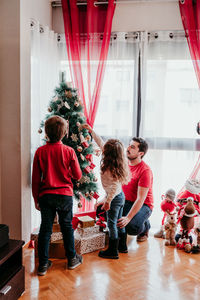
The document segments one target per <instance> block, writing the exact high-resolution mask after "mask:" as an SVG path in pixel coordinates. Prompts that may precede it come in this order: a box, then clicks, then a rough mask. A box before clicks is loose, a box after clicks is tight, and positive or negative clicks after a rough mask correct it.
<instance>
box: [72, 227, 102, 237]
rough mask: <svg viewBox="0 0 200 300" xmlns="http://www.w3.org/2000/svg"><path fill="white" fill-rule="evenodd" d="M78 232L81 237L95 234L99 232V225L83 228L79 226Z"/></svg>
mask: <svg viewBox="0 0 200 300" xmlns="http://www.w3.org/2000/svg"><path fill="white" fill-rule="evenodd" d="M76 232H77V233H78V234H79V235H80V237H88V236H91V235H93V234H97V233H99V226H97V225H94V226H92V227H86V228H82V227H79V226H78V227H77V229H76Z"/></svg>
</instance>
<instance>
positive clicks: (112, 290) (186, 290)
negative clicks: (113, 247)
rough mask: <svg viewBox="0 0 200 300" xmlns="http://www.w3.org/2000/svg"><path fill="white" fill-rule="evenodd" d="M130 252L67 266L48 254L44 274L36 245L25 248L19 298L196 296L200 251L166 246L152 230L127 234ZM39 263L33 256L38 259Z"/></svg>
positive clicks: (199, 293) (175, 299) (168, 299)
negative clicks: (144, 235)
mask: <svg viewBox="0 0 200 300" xmlns="http://www.w3.org/2000/svg"><path fill="white" fill-rule="evenodd" d="M128 244H129V253H128V254H120V259H118V260H106V259H101V258H99V257H98V255H97V254H98V252H93V253H89V254H85V255H83V259H84V261H83V264H82V265H81V266H79V267H78V268H77V269H75V270H67V269H65V268H64V267H65V260H58V259H54V260H53V259H52V261H53V266H52V268H51V269H50V270H49V271H48V273H47V274H46V276H43V277H38V276H37V275H36V272H35V259H34V250H32V249H27V248H26V247H25V248H24V266H25V270H26V290H25V293H24V294H23V296H22V297H21V298H20V300H26V299H42V300H47V299H48V300H51V299H52V300H53V299H59V300H64V299H65V300H68V299H69V300H72V299H73V300H86V299H87V300H100V299H101V300H104V299H106V300H115V299H120V300H128V299H134V300H179V299H180V300H199V299H200V254H187V253H185V252H184V251H182V250H177V249H176V248H174V247H171V246H170V247H166V246H165V245H164V241H163V240H162V239H155V238H154V237H153V236H150V237H149V239H148V241H146V242H143V243H137V242H136V238H135V237H129V239H128ZM36 263H37V261H36Z"/></svg>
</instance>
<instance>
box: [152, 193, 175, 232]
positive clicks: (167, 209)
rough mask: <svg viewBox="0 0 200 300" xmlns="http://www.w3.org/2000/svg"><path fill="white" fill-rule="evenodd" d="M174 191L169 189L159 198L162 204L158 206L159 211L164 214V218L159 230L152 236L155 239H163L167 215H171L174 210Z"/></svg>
mask: <svg viewBox="0 0 200 300" xmlns="http://www.w3.org/2000/svg"><path fill="white" fill-rule="evenodd" d="M175 195H176V194H175V191H174V190H173V189H169V190H167V191H166V193H165V194H164V195H162V196H161V199H162V202H161V205H160V208H161V210H162V211H163V212H164V216H163V219H162V225H161V227H160V230H159V231H158V232H156V233H155V234H154V237H156V238H164V233H165V231H164V222H165V218H166V216H167V213H172V212H173V211H174V210H175V208H176V203H175V202H174V200H175Z"/></svg>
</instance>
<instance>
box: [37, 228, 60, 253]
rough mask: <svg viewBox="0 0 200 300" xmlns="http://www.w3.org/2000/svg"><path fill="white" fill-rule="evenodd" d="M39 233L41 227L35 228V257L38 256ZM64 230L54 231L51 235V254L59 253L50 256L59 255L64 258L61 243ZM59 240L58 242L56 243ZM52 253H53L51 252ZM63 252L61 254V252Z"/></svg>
mask: <svg viewBox="0 0 200 300" xmlns="http://www.w3.org/2000/svg"><path fill="white" fill-rule="evenodd" d="M38 234H39V228H37V229H35V230H34V232H33V233H31V241H34V248H35V257H37V256H38ZM62 237H63V236H62V232H53V233H52V235H51V240H50V245H49V255H54V253H57V255H55V256H50V257H57V258H62V257H61V256H62V255H63V252H62V251H61V249H60V247H61V245H59V244H60V243H61V242H60V241H61V240H62ZM57 241H59V242H58V244H56V243H57ZM51 253H52V254H51ZM60 253H61V254H60Z"/></svg>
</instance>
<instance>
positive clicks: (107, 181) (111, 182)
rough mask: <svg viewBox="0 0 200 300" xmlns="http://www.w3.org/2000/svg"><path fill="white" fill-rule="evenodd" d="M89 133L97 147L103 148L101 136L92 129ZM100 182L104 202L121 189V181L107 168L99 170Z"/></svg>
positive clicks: (109, 200)
mask: <svg viewBox="0 0 200 300" xmlns="http://www.w3.org/2000/svg"><path fill="white" fill-rule="evenodd" d="M91 134H92V137H93V138H94V140H95V142H96V143H97V145H98V146H99V148H100V149H101V150H103V147H104V141H103V140H102V138H101V137H100V136H98V135H97V134H96V133H95V132H94V130H92V132H91ZM101 183H102V186H103V188H104V190H105V192H106V202H109V203H110V202H111V201H112V199H113V198H114V197H115V196H116V195H118V194H119V193H121V191H122V184H121V182H120V181H119V180H116V179H115V178H113V176H112V174H111V173H110V171H109V170H108V171H105V172H104V173H102V172H101Z"/></svg>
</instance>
